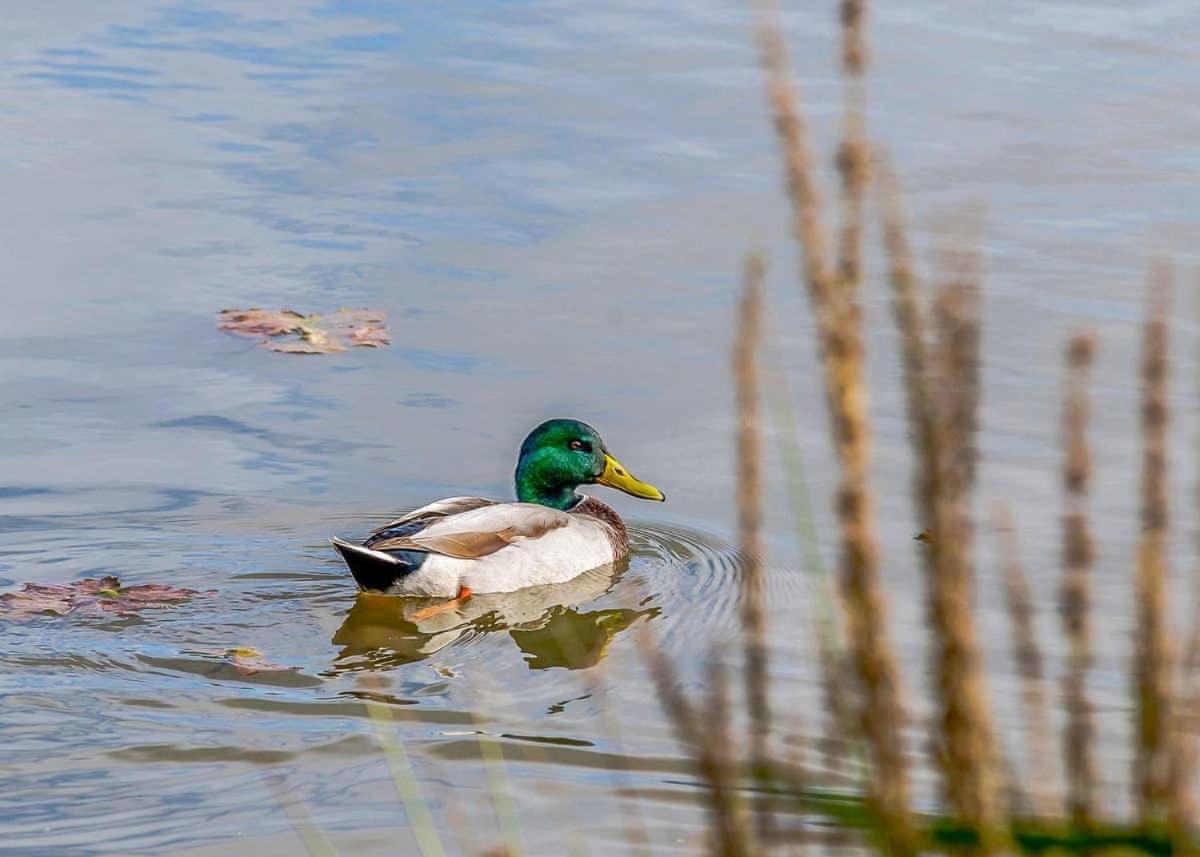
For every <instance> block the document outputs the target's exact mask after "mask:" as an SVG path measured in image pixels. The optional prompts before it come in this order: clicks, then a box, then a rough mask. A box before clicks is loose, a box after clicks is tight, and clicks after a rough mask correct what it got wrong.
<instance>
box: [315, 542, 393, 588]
mask: <svg viewBox="0 0 1200 857" xmlns="http://www.w3.org/2000/svg"><path fill="white" fill-rule="evenodd" d="M329 543H330V544H332V545H333V547H334V549H335V550H336V551H337V552H338V553H339V554H341V557H342V559H343V560H344V561H345V563H346V565H347V566H348V567H349V569H350V573H351V574H352V575H354V580H355V582H357V583H358V585H359V588H361V589H364V590H366V591H368V592H390V591H391V590H392V587H393V586H394V585H395V584H396V583H398V582H399V580H400V578H402V577H404V576H405V575H406V574H409V573H411V572H412V571H413V567H412V565H411V564H410V563H409V562H406V561H405V559H403V558H401V557H398V556H393V555H392V554H389V553H384V552H383V551H377V550H372V549H371V548H368V547H363V546H362V545H356V544H353V543H351V542H347V541H343V540H342V539H339V538H332V539H330V540H329Z"/></svg>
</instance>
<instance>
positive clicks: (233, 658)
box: [195, 646, 297, 675]
mask: <svg viewBox="0 0 1200 857" xmlns="http://www.w3.org/2000/svg"><path fill="white" fill-rule="evenodd" d="M195 653H196V654H200V655H210V656H212V657H214V658H221V659H223V660H225V661H227V662H228V663H229V664H231V665H232V666H233V668H234V669H235V670H237V671H238V673H240V674H241V675H254V674H255V673H277V672H286V671H288V670H294V669H297V667H288V666H284V665H282V664H273V663H271V662H270V661H268V660H267V659H266V656H265V655H263V653H262V652H260V651H259V650H258V649H255V648H253V647H252V646H234V647H232V648H229V649H199V650H197V651H196V652H195Z"/></svg>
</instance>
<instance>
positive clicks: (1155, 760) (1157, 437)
mask: <svg viewBox="0 0 1200 857" xmlns="http://www.w3.org/2000/svg"><path fill="white" fill-rule="evenodd" d="M1170 280H1171V275H1170V272H1169V270H1168V269H1167V268H1166V267H1165V266H1164V265H1157V266H1155V269H1154V271H1153V272H1152V274H1151V280H1150V292H1149V299H1148V306H1147V311H1146V321H1145V326H1144V328H1143V333H1142V420H1141V421H1142V533H1141V543H1140V545H1139V548H1138V563H1137V583H1136V601H1137V644H1136V651H1135V653H1134V662H1133V673H1134V684H1135V686H1136V688H1137V699H1136V708H1137V720H1136V728H1135V732H1136V746H1137V753H1136V755H1135V759H1134V767H1133V780H1134V784H1135V790H1136V799H1137V804H1138V815H1139V818H1140V820H1141V822H1142V824H1143V825H1144V826H1146V827H1152V826H1156V825H1158V824H1160V823H1162V822H1163V821H1165V816H1166V812H1167V803H1168V799H1169V792H1170V780H1171V777H1170V762H1171V760H1170V754H1171V749H1172V748H1171V745H1172V741H1171V729H1170V727H1171V717H1170V703H1171V694H1172V682H1171V669H1172V658H1173V652H1172V641H1171V632H1170V628H1169V626H1168V616H1167V532H1168V497H1167V423H1168V407H1167V380H1168V368H1169V366H1168V352H1167V348H1168V328H1167V304H1168V299H1169V291H1170Z"/></svg>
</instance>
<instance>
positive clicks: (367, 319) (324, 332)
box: [217, 308, 392, 354]
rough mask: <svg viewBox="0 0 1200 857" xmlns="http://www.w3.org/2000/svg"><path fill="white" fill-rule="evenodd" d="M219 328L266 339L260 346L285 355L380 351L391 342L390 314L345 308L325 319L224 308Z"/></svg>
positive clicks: (294, 312)
mask: <svg viewBox="0 0 1200 857" xmlns="http://www.w3.org/2000/svg"><path fill="white" fill-rule="evenodd" d="M217 327H218V328H219V329H220V330H226V331H229V332H230V333H236V334H238V335H239V336H253V337H260V336H265V337H267V338H266V339H263V340H262V341H261V342H260V343H259V344H260V345H262V346H263V347H264V348H269V349H271V350H272V351H279V352H282V353H285V354H334V353H336V352H338V351H346V350H347V349H349V348H352V347H355V346H365V347H367V348H378V347H380V346H382V345H389V344H391V341H392V340H391V338H390V336H389V335H388V330H387V314H386V313H384V312H383V311H382V310H373V309H345V308H343V309H339V310H338V311H337V312H333V313H330V314H328V315H324V316H322V315H301V314H300V313H298V312H296V311H295V310H290V309H284V310H265V309H258V308H251V309H225V310H221V314H220V320H219V321H218V322H217ZM280 337H295V338H288V339H281V338H280Z"/></svg>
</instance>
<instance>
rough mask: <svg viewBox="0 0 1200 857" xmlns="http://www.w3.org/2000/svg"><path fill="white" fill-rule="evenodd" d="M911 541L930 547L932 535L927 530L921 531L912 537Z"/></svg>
mask: <svg viewBox="0 0 1200 857" xmlns="http://www.w3.org/2000/svg"><path fill="white" fill-rule="evenodd" d="M913 540H914V541H918V542H921V544H926V545H931V544H933V533H931V532H930V531H929V530H921V532H919V533H917V534H916V535H915V536H913Z"/></svg>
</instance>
